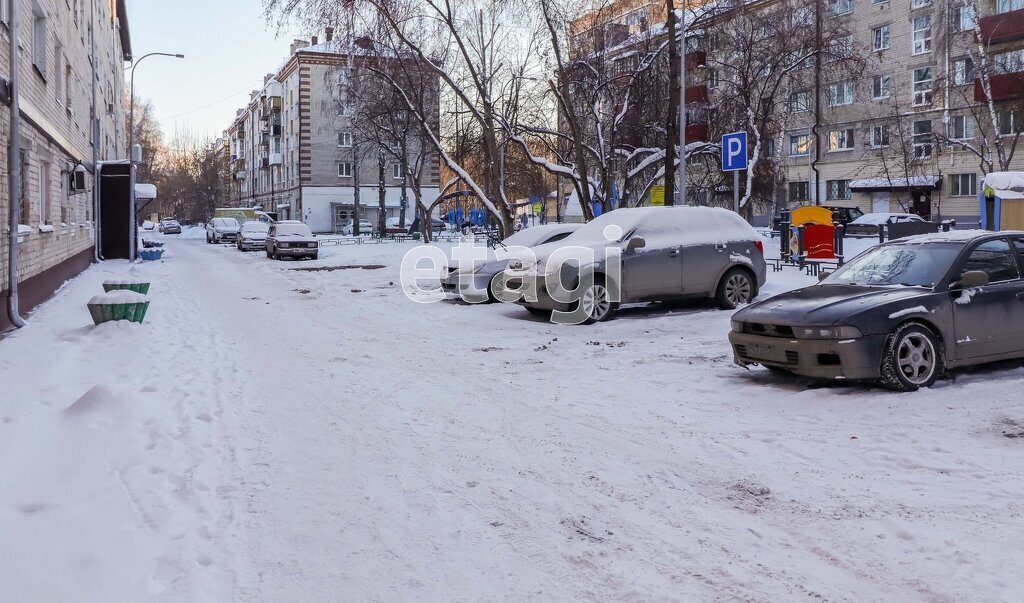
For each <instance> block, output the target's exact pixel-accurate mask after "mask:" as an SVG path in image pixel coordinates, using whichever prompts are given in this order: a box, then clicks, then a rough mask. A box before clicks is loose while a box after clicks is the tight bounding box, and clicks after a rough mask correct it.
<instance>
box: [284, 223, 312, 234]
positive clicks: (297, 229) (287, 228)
mask: <svg viewBox="0 0 1024 603" xmlns="http://www.w3.org/2000/svg"><path fill="white" fill-rule="evenodd" d="M312 234H313V232H312V231H311V230H310V229H309V226H306V225H305V224H278V225H277V236H279V237H308V236H310V235H312Z"/></svg>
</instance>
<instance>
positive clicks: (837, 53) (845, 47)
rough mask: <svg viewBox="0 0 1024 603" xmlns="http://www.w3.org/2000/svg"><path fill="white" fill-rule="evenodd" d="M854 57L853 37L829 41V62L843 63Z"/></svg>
mask: <svg viewBox="0 0 1024 603" xmlns="http://www.w3.org/2000/svg"><path fill="white" fill-rule="evenodd" d="M852 55H853V36H852V35H849V36H840V37H838V38H835V39H832V40H829V41H828V60H830V61H841V60H842V59H847V58H849V57H851V56H852Z"/></svg>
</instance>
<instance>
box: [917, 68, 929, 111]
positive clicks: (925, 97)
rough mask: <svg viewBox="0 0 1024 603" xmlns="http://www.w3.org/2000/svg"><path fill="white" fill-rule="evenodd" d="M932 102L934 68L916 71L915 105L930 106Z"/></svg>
mask: <svg viewBox="0 0 1024 603" xmlns="http://www.w3.org/2000/svg"><path fill="white" fill-rule="evenodd" d="M931 102H932V68H931V67H922V68H920V69H915V70H914V105H916V106H920V105H930V104H931Z"/></svg>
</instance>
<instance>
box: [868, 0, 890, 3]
mask: <svg viewBox="0 0 1024 603" xmlns="http://www.w3.org/2000/svg"><path fill="white" fill-rule="evenodd" d="M888 3H889V0H871V4H888Z"/></svg>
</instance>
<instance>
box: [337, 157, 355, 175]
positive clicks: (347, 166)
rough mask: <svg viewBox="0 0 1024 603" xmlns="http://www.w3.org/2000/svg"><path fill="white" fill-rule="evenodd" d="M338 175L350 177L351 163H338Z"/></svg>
mask: <svg viewBox="0 0 1024 603" xmlns="http://www.w3.org/2000/svg"><path fill="white" fill-rule="evenodd" d="M338 177H339V178H351V177H352V163H351V162H348V161H343V162H341V163H339V164H338Z"/></svg>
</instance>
